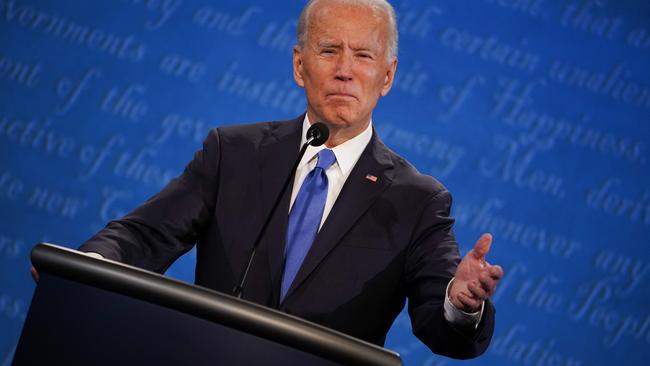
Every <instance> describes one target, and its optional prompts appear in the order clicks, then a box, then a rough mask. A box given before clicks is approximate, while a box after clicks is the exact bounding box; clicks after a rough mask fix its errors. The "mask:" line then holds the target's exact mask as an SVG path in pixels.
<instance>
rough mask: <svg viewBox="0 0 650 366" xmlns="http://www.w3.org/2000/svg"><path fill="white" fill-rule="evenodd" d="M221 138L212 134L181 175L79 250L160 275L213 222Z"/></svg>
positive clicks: (215, 130)
mask: <svg viewBox="0 0 650 366" xmlns="http://www.w3.org/2000/svg"><path fill="white" fill-rule="evenodd" d="M219 150H220V142H219V132H218V130H217V129H213V130H212V131H211V132H210V133H209V134H208V136H207V138H206V139H205V141H204V142H203V148H202V149H201V150H199V151H197V152H196V153H195V154H194V158H193V160H192V161H191V162H190V163H189V164H188V165H187V166H186V167H185V170H184V171H183V173H182V174H181V175H180V176H178V177H176V178H174V179H172V180H171V181H170V182H169V183H168V184H167V185H166V186H165V187H164V188H163V189H162V190H161V191H160V192H159V193H157V194H156V195H154V196H153V197H151V198H150V199H149V200H147V201H146V202H145V203H144V204H142V205H141V206H139V207H137V208H136V209H135V210H133V211H132V212H130V213H129V214H127V215H126V216H124V217H123V218H120V219H118V220H114V221H111V222H110V223H108V225H107V226H106V227H105V228H104V229H103V230H101V231H100V232H98V233H97V234H95V235H94V236H93V237H92V238H90V239H89V240H88V241H86V242H85V243H84V244H83V245H82V246H81V247H80V248H79V250H81V251H85V252H97V253H99V254H101V255H102V256H104V257H105V258H108V259H112V260H116V261H120V262H123V263H127V264H130V265H134V266H137V267H140V268H144V269H147V270H151V271H156V272H159V273H162V272H164V271H165V270H166V269H167V268H168V267H169V266H170V265H171V263H173V262H174V261H175V260H176V259H177V258H178V257H179V256H181V255H182V254H184V253H185V252H187V251H189V250H190V249H191V248H192V246H193V245H194V243H195V242H196V241H197V238H198V237H199V235H200V233H201V231H202V230H201V229H202V228H203V227H204V226H205V225H206V224H207V223H208V221H209V220H210V218H211V217H212V214H213V211H214V206H215V201H216V195H217V191H218V181H219V177H218V173H219V165H220V163H219V161H220V160H219V159H220V153H219V152H220V151H219Z"/></svg>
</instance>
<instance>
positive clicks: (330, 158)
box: [316, 149, 336, 170]
mask: <svg viewBox="0 0 650 366" xmlns="http://www.w3.org/2000/svg"><path fill="white" fill-rule="evenodd" d="M335 161H336V155H334V151H332V150H330V149H323V150H321V151H319V152H318V162H317V163H316V168H321V169H323V170H327V168H329V167H330V166H332V164H334V162H335Z"/></svg>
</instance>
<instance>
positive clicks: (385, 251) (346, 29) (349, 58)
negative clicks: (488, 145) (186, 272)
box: [80, 0, 503, 358]
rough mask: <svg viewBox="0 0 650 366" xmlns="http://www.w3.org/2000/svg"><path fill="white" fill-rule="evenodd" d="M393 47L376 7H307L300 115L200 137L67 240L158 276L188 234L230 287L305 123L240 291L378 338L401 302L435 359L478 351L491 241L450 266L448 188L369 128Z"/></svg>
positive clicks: (385, 85)
mask: <svg viewBox="0 0 650 366" xmlns="http://www.w3.org/2000/svg"><path fill="white" fill-rule="evenodd" d="M396 54H397V29H396V24H395V15H394V11H393V9H392V7H391V6H390V5H389V4H388V3H387V2H385V1H383V0H357V1H354V0H347V1H346V0H314V1H311V2H309V3H308V4H307V6H306V7H305V9H304V10H303V12H302V14H301V16H300V21H299V27H298V44H297V45H296V47H295V48H294V52H293V71H294V78H295V80H296V83H298V85H300V86H301V87H303V88H304V89H305V92H306V97H307V113H306V115H304V116H301V117H299V118H297V119H295V120H291V121H286V122H269V123H260V124H253V125H242V126H230V127H224V128H219V129H214V130H212V131H211V132H210V134H209V135H208V137H207V138H206V140H205V142H204V146H203V149H202V150H201V151H198V152H197V153H196V155H195V157H194V159H193V160H192V161H191V162H190V163H189V164H188V166H187V167H186V169H185V171H184V172H183V174H182V175H181V176H179V177H177V178H176V179H174V180H172V181H171V182H170V183H169V184H168V185H167V186H166V187H165V188H164V189H163V190H162V191H161V192H160V193H158V194H157V195H155V196H154V197H152V198H151V199H150V200H148V201H147V202H146V203H144V204H143V205H142V206H140V207H138V208H137V209H135V210H134V211H133V212H131V213H130V214H128V215H127V216H126V217H124V218H122V219H119V220H115V221H113V222H111V223H109V224H108V225H107V227H106V228H105V229H104V230H102V231H101V232H99V233H98V234H97V235H95V236H94V237H93V238H91V239H90V240H89V241H87V242H86V243H85V244H84V245H82V247H81V248H80V249H81V250H83V251H86V252H94V253H98V254H100V255H102V256H103V257H106V258H110V259H114V260H118V261H122V262H125V263H128V264H132V265H136V266H139V267H142V268H145V269H149V270H153V271H157V272H164V271H165V270H166V268H167V267H168V266H169V265H170V264H171V263H172V262H173V261H174V260H175V259H176V258H178V257H179V256H180V255H182V254H183V253H185V252H186V251H188V250H189V249H191V247H192V246H193V245H194V244H195V243H196V245H197V267H196V283H197V284H198V285H202V286H205V287H209V288H212V289H215V290H218V291H222V292H227V293H228V292H230V291H231V290H232V288H233V287H234V286H235V285H236V284H237V281H238V279H239V278H240V276H241V273H242V271H243V269H244V267H245V264H246V262H247V260H248V257H249V254H250V250H251V245H252V243H253V242H254V239H255V236H256V234H257V233H258V232H259V231H260V228H261V226H262V223H263V222H264V219H265V217H266V215H268V214H269V212H270V209H271V206H272V205H273V201H274V200H275V198H276V196H277V195H279V194H280V192H281V187H282V183H283V181H284V180H285V177H287V176H289V174H291V172H290V169H291V162H292V161H294V160H295V159H296V158H297V156H298V150H299V147H300V146H301V144H302V142H304V140H305V137H304V136H305V132H306V130H307V128H308V127H309V125H310V124H312V123H314V122H319V121H320V122H324V123H325V124H326V125H327V126H328V127H329V129H330V137H329V139H328V140H327V142H326V144H325V147H318V148H316V147H309V148H308V149H307V152H306V153H305V155H304V157H303V159H302V161H301V163H300V164H299V166H298V170H297V172H296V173H295V177H294V181H293V187H292V189H289V190H287V193H286V194H285V195H284V196H283V197H282V200H281V202H280V206H279V209H278V210H277V211H276V212H275V215H274V216H273V217H272V219H271V223H270V226H269V229H268V231H267V232H266V233H265V237H264V240H263V241H262V242H261V244H260V246H259V248H258V250H257V254H256V256H255V259H254V261H253V263H252V265H251V270H250V273H249V275H248V278H247V281H246V285H245V287H244V290H243V298H244V299H247V300H250V301H254V302H257V303H260V304H263V305H266V306H269V307H273V308H277V309H280V310H282V311H285V312H287V313H290V314H294V315H297V316H300V317H302V318H305V319H307V320H311V321H314V322H316V323H320V324H323V325H325V326H328V327H331V328H334V329H337V330H340V331H342V332H345V333H348V334H350V335H353V336H356V337H359V338H362V339H364V340H367V341H369V342H372V343H375V344H378V345H383V343H384V340H385V336H386V333H387V332H388V329H389V328H390V326H391V324H392V322H393V321H394V319H395V317H396V316H397V315H398V314H399V312H400V310H401V309H402V307H403V306H404V303H405V301H406V299H407V298H408V299H409V315H410V317H411V320H412V324H413V331H414V333H415V334H416V336H418V337H419V338H420V339H421V340H422V341H423V342H424V343H425V344H426V345H427V346H429V347H430V348H431V350H432V351H433V352H435V353H439V354H442V355H447V356H450V357H456V358H469V357H475V356H477V355H479V354H481V353H482V352H484V351H485V349H486V348H487V346H488V344H489V341H490V338H491V335H492V331H493V326H494V307H493V305H492V304H491V302H490V301H489V296H490V295H491V294H492V293H493V292H494V290H495V287H496V283H497V282H498V281H499V279H500V278H501V277H502V275H503V272H502V270H501V268H500V267H499V266H491V265H489V264H488V263H487V262H486V261H485V259H484V258H485V255H486V254H487V252H488V250H489V247H490V243H491V240H492V239H491V236H489V235H484V236H482V237H481V238H480V239H479V241H478V242H477V244H476V246H475V247H474V249H473V250H472V251H470V252H469V253H468V254H467V255H466V256H465V257H464V258H463V260H462V261H460V258H459V255H458V248H457V244H456V242H455V239H454V237H453V233H452V224H453V219H451V218H450V217H449V211H450V207H451V196H450V194H449V192H448V191H447V190H446V189H445V188H444V187H443V186H442V185H441V184H440V183H438V182H437V181H435V180H434V179H433V178H431V177H428V176H424V175H421V174H419V173H418V172H417V171H416V170H415V169H414V168H413V167H412V166H411V165H410V164H408V162H406V161H405V160H403V159H402V158H400V157H399V156H397V155H396V154H394V153H393V152H391V151H390V150H389V149H388V148H387V147H386V146H384V144H383V143H382V142H381V141H380V140H379V137H378V136H377V135H376V134H375V133H374V132H373V129H372V123H371V119H372V111H373V109H374V107H375V105H376V103H377V101H378V99H379V97H380V96H385V95H386V94H388V92H389V90H390V88H391V86H392V83H393V78H394V75H395V71H396V68H397V58H396Z"/></svg>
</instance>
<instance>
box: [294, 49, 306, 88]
mask: <svg viewBox="0 0 650 366" xmlns="http://www.w3.org/2000/svg"><path fill="white" fill-rule="evenodd" d="M293 80H295V81H296V84H298V86H299V87H301V88H304V87H305V81H304V80H303V78H302V53H301V52H300V46H298V45H296V46H294V47H293Z"/></svg>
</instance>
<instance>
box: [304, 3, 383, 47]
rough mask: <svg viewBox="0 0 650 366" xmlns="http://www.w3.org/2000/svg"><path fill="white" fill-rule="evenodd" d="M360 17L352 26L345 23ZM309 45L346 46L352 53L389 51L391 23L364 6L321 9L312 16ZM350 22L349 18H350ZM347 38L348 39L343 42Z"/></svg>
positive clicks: (320, 7) (323, 7) (378, 12)
mask: <svg viewBox="0 0 650 366" xmlns="http://www.w3.org/2000/svg"><path fill="white" fill-rule="evenodd" d="M354 13H357V14H359V16H357V17H354V18H352V19H353V20H352V21H351V22H346V21H342V17H348V16H349V15H351V14H354ZM310 17H311V19H310V22H309V29H308V32H307V33H308V41H309V43H311V45H312V47H313V46H322V45H324V44H327V45H335V46H341V45H342V43H344V42H345V43H347V46H349V47H351V48H352V49H373V50H377V51H378V50H380V49H384V48H387V47H388V27H387V26H386V22H387V21H388V20H387V18H386V16H385V14H383V13H382V12H380V11H378V10H376V9H374V8H369V7H365V6H338V7H328V6H318V7H317V8H316V9H313V12H312V13H311V14H310ZM348 18H349V17H348ZM343 36H345V37H347V38H348V39H342V37H343Z"/></svg>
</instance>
